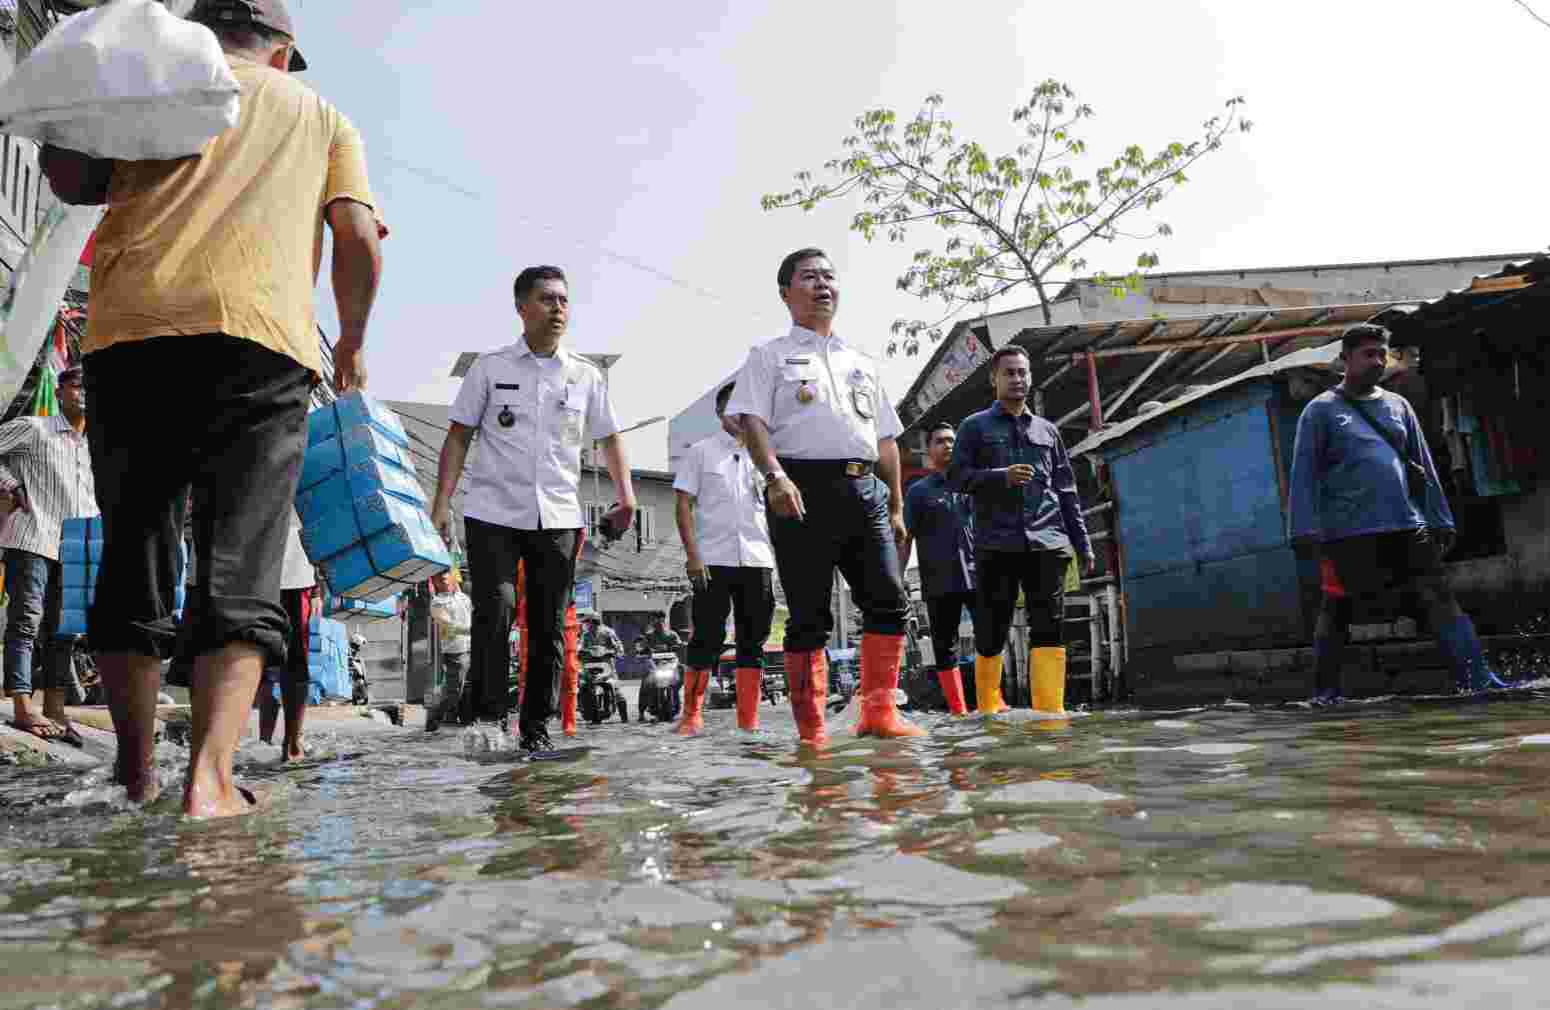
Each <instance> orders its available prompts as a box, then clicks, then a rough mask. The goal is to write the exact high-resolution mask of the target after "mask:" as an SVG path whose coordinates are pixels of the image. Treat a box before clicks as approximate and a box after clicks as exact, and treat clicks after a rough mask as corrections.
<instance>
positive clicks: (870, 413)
mask: <svg viewBox="0 0 1550 1010" xmlns="http://www.w3.org/2000/svg"><path fill="white" fill-rule="evenodd" d="M850 404H851V406H853V407H855V408H856V413H857V414H859V415H860V416H861V417H862V418H864V419H866V420H868V421H870V420H872V418H873V417H875V416H876V415H877V409H876V408H875V407H874V406H873V405H872V391H871V390H870V389H863V388H861V387H859V386H857V387H856V388H854V389H852V390H851V391H850Z"/></svg>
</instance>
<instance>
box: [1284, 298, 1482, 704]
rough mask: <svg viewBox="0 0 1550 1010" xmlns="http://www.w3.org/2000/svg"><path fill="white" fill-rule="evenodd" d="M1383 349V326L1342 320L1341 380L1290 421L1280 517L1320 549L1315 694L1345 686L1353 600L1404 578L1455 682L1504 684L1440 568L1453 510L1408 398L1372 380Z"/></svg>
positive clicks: (1463, 687) (1333, 697)
mask: <svg viewBox="0 0 1550 1010" xmlns="http://www.w3.org/2000/svg"><path fill="white" fill-rule="evenodd" d="M1388 353H1389V333H1388V331H1387V330H1385V329H1383V328H1382V327H1380V326H1372V325H1369V324H1361V325H1357V326H1353V327H1351V328H1350V329H1348V330H1346V331H1345V334H1344V336H1343V337H1342V338H1341V350H1340V360H1341V362H1342V363H1343V364H1344V365H1345V379H1344V380H1343V381H1342V382H1341V383H1340V385H1339V386H1337V387H1335V388H1334V389H1332V390H1330V391H1328V392H1326V393H1322V394H1320V395H1319V396H1316V397H1314V398H1313V400H1312V401H1310V402H1309V403H1308V405H1307V406H1306V407H1305V408H1303V412H1302V417H1301V418H1300V419H1299V420H1298V422H1297V441H1296V446H1295V448H1294V449H1293V455H1292V480H1291V492H1290V494H1289V495H1288V507H1287V511H1288V513H1289V514H1288V517H1287V526H1288V529H1289V530H1290V536H1291V540H1292V543H1293V544H1294V545H1296V546H1298V547H1301V548H1307V547H1313V546H1316V547H1317V549H1318V551H1319V561H1320V568H1321V575H1322V579H1321V581H1322V584H1323V589H1324V603H1323V607H1322V610H1321V612H1320V613H1319V618H1318V624H1317V626H1316V627H1315V629H1314V638H1313V660H1314V694H1313V700H1314V703H1315V704H1332V703H1335V702H1338V701H1339V700H1340V699H1341V695H1342V694H1343V692H1342V690H1341V686H1340V656H1341V652H1342V650H1343V649H1344V647H1345V644H1346V640H1347V638H1348V637H1349V634H1350V629H1351V615H1352V605H1353V602H1354V599H1355V598H1360V597H1362V596H1370V595H1377V594H1386V593H1396V592H1399V591H1401V590H1404V589H1407V588H1408V589H1411V590H1413V591H1414V592H1415V593H1416V595H1417V596H1418V597H1419V598H1420V600H1421V602H1422V604H1423V605H1425V607H1426V609H1427V611H1428V613H1429V615H1430V619H1431V628H1432V631H1433V633H1434V634H1436V636H1437V642H1438V644H1439V645H1440V646H1441V647H1442V651H1443V654H1444V655H1445V656H1447V658H1448V661H1449V663H1450V664H1451V665H1452V667H1453V672H1454V682H1455V685H1456V686H1457V688H1458V689H1459V690H1460V691H1482V690H1486V689H1487V688H1490V687H1502V686H1505V685H1503V684H1502V682H1501V681H1500V680H1499V679H1498V678H1497V677H1496V675H1495V674H1494V673H1492V672H1491V669H1490V667H1489V666H1488V665H1487V663H1486V660H1485V655H1484V653H1483V651H1482V650H1481V647H1480V639H1479V638H1478V637H1476V635H1475V626H1474V622H1472V621H1471V620H1470V619H1469V617H1468V616H1467V615H1466V614H1465V613H1464V612H1463V611H1462V610H1460V609H1459V605H1458V602H1457V601H1456V600H1455V599H1454V597H1453V591H1452V589H1451V588H1449V586H1448V580H1447V576H1446V575H1445V574H1444V572H1443V569H1442V559H1443V557H1444V556H1445V555H1446V554H1447V553H1448V550H1449V549H1450V548H1451V547H1452V546H1453V538H1454V523H1453V512H1452V510H1451V509H1449V508H1448V499H1447V497H1446V496H1444V494H1443V493H1442V484H1441V482H1440V481H1439V480H1438V478H1437V467H1436V465H1435V464H1433V462H1432V454H1431V451H1430V450H1429V449H1428V448H1427V445H1426V438H1425V436H1424V435H1422V434H1421V424H1420V422H1419V421H1418V420H1417V419H1416V416H1415V411H1414V410H1413V409H1412V408H1411V406H1410V401H1408V400H1406V399H1405V398H1404V397H1402V396H1399V395H1398V394H1395V393H1390V392H1387V391H1386V390H1383V389H1379V388H1378V381H1379V380H1380V379H1382V378H1383V371H1384V369H1385V367H1387V364H1388Z"/></svg>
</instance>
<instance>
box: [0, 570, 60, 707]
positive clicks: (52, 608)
mask: <svg viewBox="0 0 1550 1010" xmlns="http://www.w3.org/2000/svg"><path fill="white" fill-rule="evenodd" d="M5 591H6V592H7V593H10V594H11V605H10V607H9V608H7V609H6V612H5V693H6V694H10V695H14V694H31V693H32V691H33V683H32V668H33V665H34V664H33V656H34V654H41V655H40V657H39V658H41V659H42V663H41V664H40V665H39V670H40V673H41V676H40V677H39V678H38V679H39V681H40V683H39V684H38V685H37V686H38V688H39V689H40V690H44V691H50V690H63V689H64V688H66V687H67V686H68V676H67V675H65V674H64V673H63V671H61V670H59V669H56V667H58V665H59V657H61V656H63V657H64V659H65V662H67V663H68V662H69V657H70V652H69V650H66V649H60V648H56V646H55V643H54V635H55V631H56V630H57V629H58V628H59V611H60V608H61V607H63V605H64V587H63V583H62V580H61V573H60V566H59V562H57V561H50V560H49V559H48V558H45V557H43V556H42V555H39V554H33V553H31V552H29V551H18V550H7V551H6V552H5ZM40 642H41V645H40Z"/></svg>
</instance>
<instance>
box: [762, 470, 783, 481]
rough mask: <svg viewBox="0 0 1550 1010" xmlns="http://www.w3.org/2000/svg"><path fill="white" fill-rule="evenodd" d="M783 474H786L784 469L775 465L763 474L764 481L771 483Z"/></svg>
mask: <svg viewBox="0 0 1550 1010" xmlns="http://www.w3.org/2000/svg"><path fill="white" fill-rule="evenodd" d="M784 476H786V471H784V470H782V469H781V468H780V467H776V468H775V469H773V470H771V471H770V472H769V473H767V474H765V475H764V481H765V483H767V484H773V483H775V482H776V481H778V480H780V479H781V478H782V477H784Z"/></svg>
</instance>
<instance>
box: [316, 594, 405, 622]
mask: <svg viewBox="0 0 1550 1010" xmlns="http://www.w3.org/2000/svg"><path fill="white" fill-rule="evenodd" d="M323 614H324V616H326V617H333V616H335V615H339V616H342V617H343V618H345V619H346V620H362V621H385V620H387V619H389V618H392V617H397V616H398V594H396V593H395V594H394V595H392V596H389V597H388V598H387V599H385V600H381V601H379V602H377V603H367V602H366V601H364V600H356V599H351V598H350V597H348V596H335V595H334V594H332V593H329V594H328V599H327V600H325V601H324V603H323Z"/></svg>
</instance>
